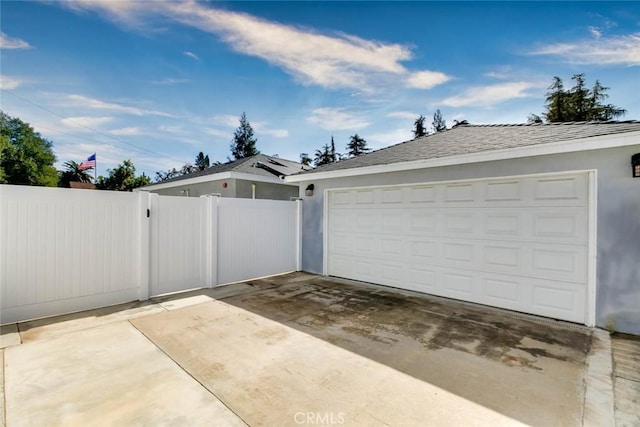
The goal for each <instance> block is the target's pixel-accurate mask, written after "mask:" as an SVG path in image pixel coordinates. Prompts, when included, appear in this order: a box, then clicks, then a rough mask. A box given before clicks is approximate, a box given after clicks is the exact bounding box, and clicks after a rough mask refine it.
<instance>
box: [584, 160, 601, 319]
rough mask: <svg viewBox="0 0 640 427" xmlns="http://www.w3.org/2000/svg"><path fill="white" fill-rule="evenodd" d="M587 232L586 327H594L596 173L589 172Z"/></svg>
mask: <svg viewBox="0 0 640 427" xmlns="http://www.w3.org/2000/svg"><path fill="white" fill-rule="evenodd" d="M587 190H588V192H589V202H588V209H589V213H588V218H589V231H588V237H587V239H588V240H587V257H588V258H587V268H588V271H587V306H586V310H587V312H586V313H585V320H586V325H587V326H591V327H594V326H596V309H597V305H596V297H597V265H598V171H597V170H595V169H594V170H591V171H589V188H588V189H587Z"/></svg>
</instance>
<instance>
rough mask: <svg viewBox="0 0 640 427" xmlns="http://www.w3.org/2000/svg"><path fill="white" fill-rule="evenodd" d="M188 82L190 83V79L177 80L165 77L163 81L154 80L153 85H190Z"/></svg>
mask: <svg viewBox="0 0 640 427" xmlns="http://www.w3.org/2000/svg"><path fill="white" fill-rule="evenodd" d="M188 82H190V80H189V79H175V78H172V77H165V78H164V79H162V80H154V81H152V82H151V83H152V84H154V85H175V84H180V83H188Z"/></svg>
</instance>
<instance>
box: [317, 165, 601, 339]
mask: <svg viewBox="0 0 640 427" xmlns="http://www.w3.org/2000/svg"><path fill="white" fill-rule="evenodd" d="M576 174H587V175H588V184H587V185H588V188H587V193H588V196H587V210H588V214H587V217H588V231H587V289H586V298H587V301H586V304H585V310H586V313H585V324H586V325H587V326H590V327H593V326H595V323H596V285H597V283H596V264H597V249H598V246H597V220H598V217H597V204H598V203H597V200H598V192H597V183H598V181H597V170H596V169H585V170H572V171H561V172H544V173H535V174H525V175H508V176H492V177H483V178H472V179H459V180H447V181H429V182H410V183H407V182H405V183H401V184H388V185H368V186H357V187H334V188H326V189H325V190H324V201H323V204H324V207H323V211H324V213H323V219H322V220H323V229H322V230H323V236H322V240H323V243H322V274H323V275H324V276H328V275H329V258H328V255H329V232H328V230H329V193H330V192H333V191H350V190H359V189H364V188H393V187H406V186H409V185H432V184H433V185H435V184H438V185H440V184H448V183H459V182H480V181H493V180H496V179H516V178H518V179H526V178H535V177H550V176H563V175H576Z"/></svg>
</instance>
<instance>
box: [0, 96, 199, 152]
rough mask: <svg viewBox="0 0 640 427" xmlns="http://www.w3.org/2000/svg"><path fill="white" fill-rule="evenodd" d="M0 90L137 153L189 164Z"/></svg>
mask: <svg viewBox="0 0 640 427" xmlns="http://www.w3.org/2000/svg"><path fill="white" fill-rule="evenodd" d="M0 90H2V91H3V92H6V93H8V94H9V95H12V96H14V97H16V98H18V99H20V100H22V101H24V102H26V103H27V104H31V105H33V106H34V107H37V108H40V109H41V110H44V111H46V112H47V113H49V114H53V115H54V116H56V117H60V118H61V119H64V120H66V121H68V122H70V123H73V124H75V125H77V126H80V127H81V128H85V129H87V130H90V131H91V132H95V133H97V134H99V135H102V136H106V137H107V138H109V139H112V140H114V141H116V142H120V143H122V144H126V145H128V146H130V147H133V148H135V149H136V150H138V151H142V152H147V153H150V154H153V155H155V156H157V157H164V158H167V159H169V160H174V161H176V162H178V163H182V164H187V163H189V162H185V161H183V160H178V159H174V158H173V157H170V156H167V155H166V154H162V153H158V152H155V151H152V150H149V149H147V148H143V147H140V146H137V145H135V144H132V143H130V142H127V141H124V140H122V139H120V138H116V137H115V136H113V135H110V134H108V133H106V132H102V131H99V130H97V129H93V128H91V127H89V126H86V125H83V124H82V123H78V122H76V121H75V120H73V119H71V118H69V117H65V116H63V115H61V114H58V113H56V112H55V111H51V110H50V109H48V108H46V107H43V106H42V105H39V104H36V103H35V102H33V101H29V100H28V99H26V98H23V97H22V96H20V95H18V94H16V93H14V92H11V91H10V90H7V89H4V88H0ZM61 133H64V132H61ZM94 142H95V141H94Z"/></svg>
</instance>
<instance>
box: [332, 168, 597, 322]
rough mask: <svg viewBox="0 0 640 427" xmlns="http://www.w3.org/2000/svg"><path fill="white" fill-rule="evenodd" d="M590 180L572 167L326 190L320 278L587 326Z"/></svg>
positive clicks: (587, 174) (585, 174) (590, 267)
mask: <svg viewBox="0 0 640 427" xmlns="http://www.w3.org/2000/svg"><path fill="white" fill-rule="evenodd" d="M589 182H590V172H570V173H555V174H536V175H526V176H511V177H504V178H492V179H475V180H461V181H446V182H434V183H421V184H406V185H389V186H372V187H357V188H340V189H328V190H327V191H326V195H325V198H326V199H325V200H326V202H325V216H324V217H325V219H326V230H327V233H326V234H325V239H326V241H325V245H324V247H325V251H326V252H325V255H324V259H325V262H326V265H325V271H326V274H328V275H331V276H336V277H342V278H347V279H354V280H361V281H366V282H371V283H376V284H381V285H386V286H392V287H396V288H402V289H408V290H413V291H419V292H424V293H427V294H431V295H437V296H442V297H447V298H454V299H458V300H463V301H468V302H473V303H479V304H485V305H489V306H495V307H501V308H506V309H510V310H515V311H520V312H524V313H530V314H535V315H540V316H546V317H551V318H554V319H562V320H567V321H571V322H577V323H587V321H588V314H589V313H588V311H589V306H590V304H589V300H590V298H591V296H590V289H591V288H592V285H591V284H590V283H591V281H592V277H591V275H592V274H591V271H592V268H593V266H592V265H591V263H590V261H589V260H590V259H591V258H590V256H589V253H590V249H591V248H590V243H591V244H593V243H594V242H593V241H591V242H590V230H592V228H590V221H591V222H592V223H593V219H592V218H590V213H591V212H592V209H590V200H591V199H593V198H594V197H593V196H590V194H591V193H590V185H589ZM591 227H593V224H591ZM591 240H594V239H591Z"/></svg>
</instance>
